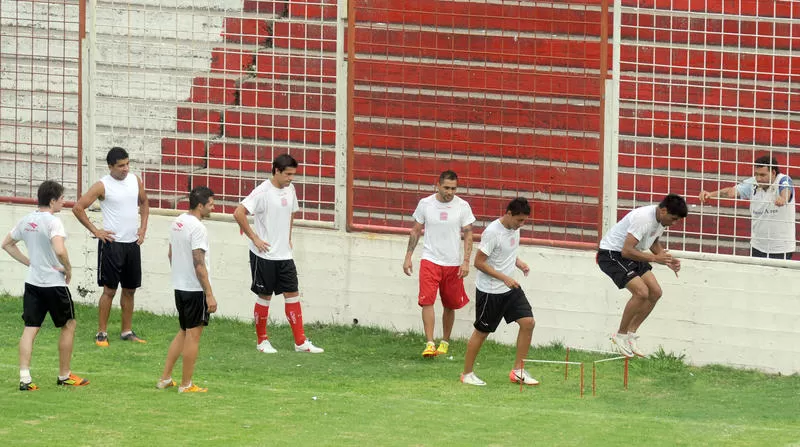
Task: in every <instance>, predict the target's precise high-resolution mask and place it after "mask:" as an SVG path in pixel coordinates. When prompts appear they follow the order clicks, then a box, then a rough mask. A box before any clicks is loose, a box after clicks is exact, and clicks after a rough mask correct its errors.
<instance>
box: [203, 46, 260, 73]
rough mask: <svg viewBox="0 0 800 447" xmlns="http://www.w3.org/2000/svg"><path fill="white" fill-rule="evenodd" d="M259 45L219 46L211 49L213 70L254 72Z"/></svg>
mask: <svg viewBox="0 0 800 447" xmlns="http://www.w3.org/2000/svg"><path fill="white" fill-rule="evenodd" d="M256 51H258V47H256V46H252V48H240V47H217V48H214V49H213V50H212V51H211V72H212V73H228V74H239V75H248V74H252V72H253V67H254V65H255V61H256Z"/></svg>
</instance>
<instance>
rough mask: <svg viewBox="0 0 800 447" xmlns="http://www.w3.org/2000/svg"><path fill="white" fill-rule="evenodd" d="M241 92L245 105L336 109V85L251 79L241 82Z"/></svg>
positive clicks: (321, 109) (297, 109) (311, 109)
mask: <svg viewBox="0 0 800 447" xmlns="http://www.w3.org/2000/svg"><path fill="white" fill-rule="evenodd" d="M238 91H239V104H240V105H241V106H243V107H259V108H267V109H281V110H294V111H309V112H331V113H333V112H336V85H334V84H327V83H307V82H294V81H281V80H261V79H249V80H246V81H243V82H242V83H241V85H240V87H239V89H238Z"/></svg>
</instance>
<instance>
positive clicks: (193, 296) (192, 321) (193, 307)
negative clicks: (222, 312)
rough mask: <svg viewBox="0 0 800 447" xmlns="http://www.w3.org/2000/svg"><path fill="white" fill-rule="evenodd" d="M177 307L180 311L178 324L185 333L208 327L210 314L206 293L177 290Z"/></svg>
mask: <svg viewBox="0 0 800 447" xmlns="http://www.w3.org/2000/svg"><path fill="white" fill-rule="evenodd" d="M175 307H176V308H177V309H178V323H180V325H181V329H183V330H184V331H185V330H186V329H192V328H196V327H199V326H201V325H202V326H208V320H209V318H210V314H209V313H208V304H207V303H206V294H205V292H187V291H185V290H175Z"/></svg>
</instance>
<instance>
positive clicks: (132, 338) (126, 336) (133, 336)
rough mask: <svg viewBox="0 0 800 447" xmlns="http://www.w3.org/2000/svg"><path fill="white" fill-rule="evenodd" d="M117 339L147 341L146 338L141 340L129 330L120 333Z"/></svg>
mask: <svg viewBox="0 0 800 447" xmlns="http://www.w3.org/2000/svg"><path fill="white" fill-rule="evenodd" d="M119 339H120V340H124V341H135V342H136V343H147V341H146V340H142V339H141V338H139V337H138V336H137V335H136V332H133V331H130V332H128V333H127V334H125V335H121V334H120V336H119Z"/></svg>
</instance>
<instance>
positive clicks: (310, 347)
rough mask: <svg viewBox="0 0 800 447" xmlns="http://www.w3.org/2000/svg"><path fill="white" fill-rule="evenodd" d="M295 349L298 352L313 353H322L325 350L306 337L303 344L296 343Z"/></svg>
mask: <svg viewBox="0 0 800 447" xmlns="http://www.w3.org/2000/svg"><path fill="white" fill-rule="evenodd" d="M294 350H295V351H297V352H310V353H311V354H322V353H323V352H325V350H324V349H322V348H320V347H317V346H314V344H313V343H311V340H309V339H306V341H305V342H304V343H303V344H302V345H294Z"/></svg>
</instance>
